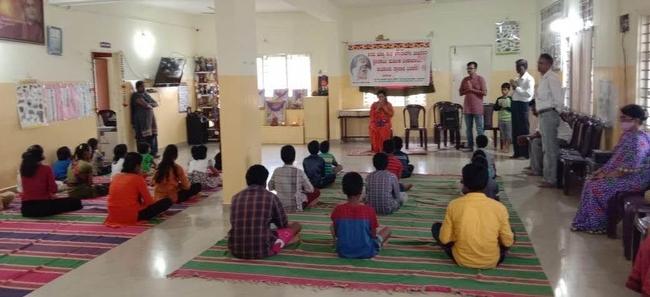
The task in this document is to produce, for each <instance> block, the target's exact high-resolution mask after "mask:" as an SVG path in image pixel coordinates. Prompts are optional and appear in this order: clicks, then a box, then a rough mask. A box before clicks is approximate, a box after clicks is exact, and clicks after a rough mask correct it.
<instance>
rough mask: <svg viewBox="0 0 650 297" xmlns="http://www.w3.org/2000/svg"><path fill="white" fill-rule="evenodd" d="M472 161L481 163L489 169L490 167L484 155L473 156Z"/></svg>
mask: <svg viewBox="0 0 650 297" xmlns="http://www.w3.org/2000/svg"><path fill="white" fill-rule="evenodd" d="M472 163H473V164H478V165H481V166H483V167H485V170H487V168H488V161H487V159H486V158H485V157H483V156H476V157H473V158H472Z"/></svg>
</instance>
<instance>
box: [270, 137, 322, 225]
mask: <svg viewBox="0 0 650 297" xmlns="http://www.w3.org/2000/svg"><path fill="white" fill-rule="evenodd" d="M280 157H281V158H282V161H283V162H284V166H282V167H279V168H277V169H275V171H273V176H271V180H270V181H269V190H271V191H276V192H277V193H278V197H279V198H280V201H281V202H282V206H284V209H285V210H286V211H288V212H296V211H302V210H303V209H305V208H307V207H309V206H312V205H314V204H316V203H317V202H318V197H319V196H320V191H319V190H318V189H315V188H314V186H313V185H312V184H311V182H310V181H309V178H308V177H307V175H306V174H305V172H304V171H302V170H300V169H298V168H297V167H295V166H293V162H294V161H295V160H296V149H295V148H294V147H293V146H291V145H285V146H283V147H282V150H281V151H280Z"/></svg>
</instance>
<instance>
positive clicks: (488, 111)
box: [483, 103, 503, 149]
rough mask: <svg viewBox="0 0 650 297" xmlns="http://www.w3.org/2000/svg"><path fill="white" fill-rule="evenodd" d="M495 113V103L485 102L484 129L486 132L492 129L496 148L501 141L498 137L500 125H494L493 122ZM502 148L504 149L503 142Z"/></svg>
mask: <svg viewBox="0 0 650 297" xmlns="http://www.w3.org/2000/svg"><path fill="white" fill-rule="evenodd" d="M493 115H494V104H491V103H490V104H484V105H483V130H484V131H485V132H487V131H490V130H491V131H492V132H493V136H494V137H493V139H494V148H495V149H496V148H497V143H500V141H499V139H498V137H497V136H498V134H497V132H499V126H496V127H494V124H493V122H492V121H493ZM501 149H503V144H501Z"/></svg>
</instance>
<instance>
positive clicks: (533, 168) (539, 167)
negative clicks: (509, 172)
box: [517, 100, 573, 176]
mask: <svg viewBox="0 0 650 297" xmlns="http://www.w3.org/2000/svg"><path fill="white" fill-rule="evenodd" d="M530 110H531V112H532V114H533V115H534V116H537V109H535V100H533V101H530ZM561 118H562V120H561V121H560V125H559V126H558V130H557V141H558V144H559V146H560V147H567V146H568V145H569V142H571V137H572V136H573V129H571V126H569V124H568V123H567V122H566V121H565V118H564V117H561ZM528 139H530V166H529V167H527V168H525V169H524V173H525V174H526V175H531V176H541V175H542V172H543V168H544V164H543V160H544V153H543V151H542V137H541V134H540V133H539V124H538V125H537V129H535V133H533V134H530V135H523V136H520V137H518V138H517V142H520V143H522V144H523V143H528V141H527V140H528Z"/></svg>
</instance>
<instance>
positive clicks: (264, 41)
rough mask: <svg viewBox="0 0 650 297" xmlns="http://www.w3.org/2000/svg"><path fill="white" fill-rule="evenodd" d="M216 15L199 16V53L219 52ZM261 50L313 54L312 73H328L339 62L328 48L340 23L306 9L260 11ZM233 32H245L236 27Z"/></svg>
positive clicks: (264, 52)
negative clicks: (333, 59) (330, 55)
mask: <svg viewBox="0 0 650 297" xmlns="http://www.w3.org/2000/svg"><path fill="white" fill-rule="evenodd" d="M214 18H215V16H214V15H202V16H198V17H197V20H196V22H195V24H196V27H197V28H198V29H199V32H198V38H197V41H196V48H197V52H198V53H199V54H202V55H210V56H215V55H216V51H217V50H216V44H217V37H216V32H215V31H216V29H215V23H214ZM256 21H257V53H258V55H273V54H280V53H286V54H309V55H310V56H311V66H312V67H311V71H312V75H314V76H315V75H317V74H318V71H319V70H323V71H324V72H326V73H329V72H331V71H334V69H333V68H334V67H336V65H337V64H336V62H335V61H331V59H330V58H329V53H328V48H331V45H332V42H335V43H338V41H337V40H336V38H334V39H335V40H334V41H333V40H332V38H331V37H332V34H334V33H336V30H337V29H336V28H337V26H336V23H334V22H329V23H328V22H323V21H320V20H319V19H317V18H315V17H312V16H310V15H309V14H307V13H303V12H288V13H258V14H257V15H256ZM232 34H242V32H237V30H234V29H233V30H232ZM221 58H223V57H221Z"/></svg>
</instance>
